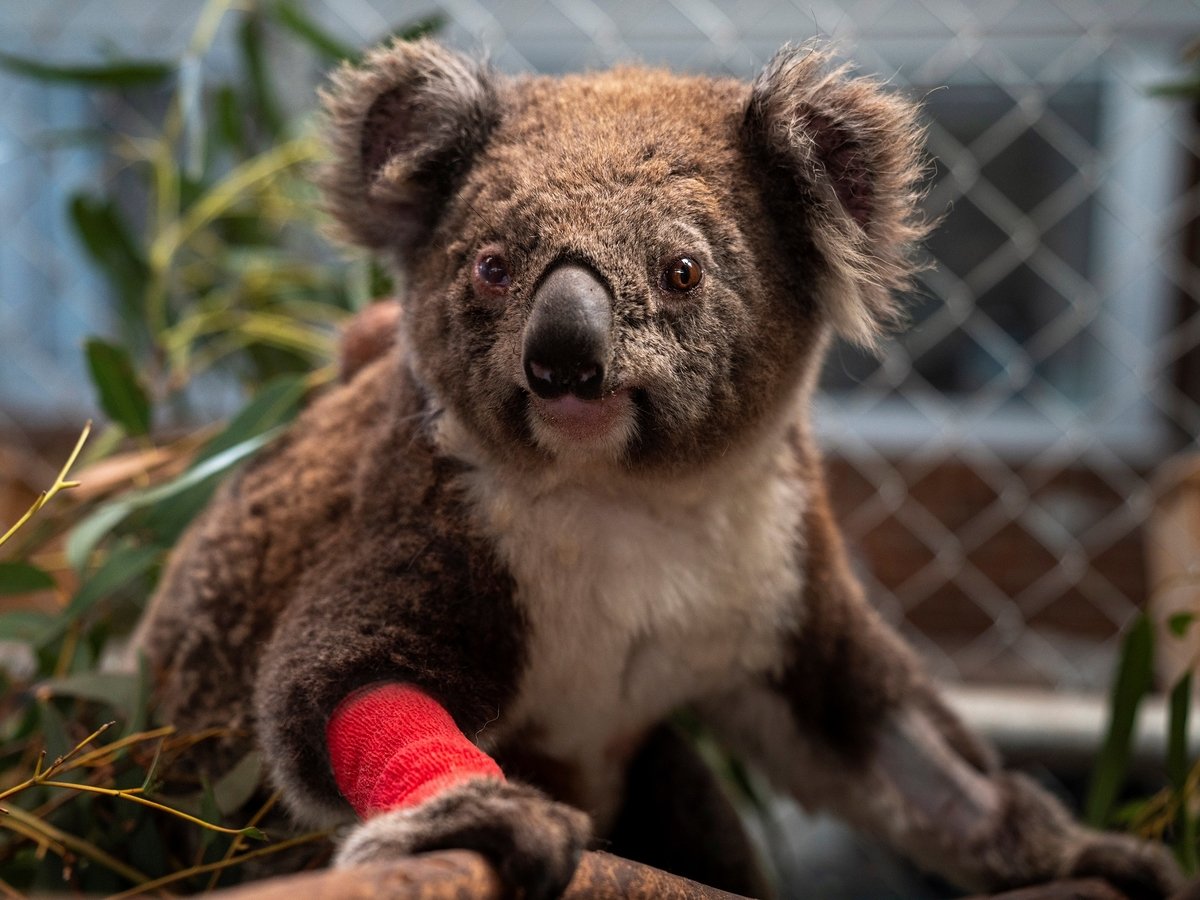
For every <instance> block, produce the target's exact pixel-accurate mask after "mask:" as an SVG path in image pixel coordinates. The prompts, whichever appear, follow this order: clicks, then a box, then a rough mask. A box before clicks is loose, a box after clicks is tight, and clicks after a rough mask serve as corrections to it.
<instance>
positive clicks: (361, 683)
mask: <svg viewBox="0 0 1200 900" xmlns="http://www.w3.org/2000/svg"><path fill="white" fill-rule="evenodd" d="M324 103H325V107H326V110H327V120H326V128H327V132H328V137H329V143H330V147H331V153H330V156H331V160H330V162H329V163H328V164H327V166H326V167H325V169H324V170H323V172H322V173H321V175H320V182H321V186H322V188H323V191H324V196H325V198H326V203H327V207H328V210H329V212H330V213H331V215H332V218H333V219H334V220H335V222H336V227H337V229H338V231H339V235H340V237H341V238H342V239H343V240H345V241H347V242H349V243H351V244H353V245H356V246H359V247H363V248H368V249H370V250H372V251H374V252H376V253H378V254H380V255H381V256H382V257H383V258H385V259H387V260H388V261H389V262H390V264H392V265H394V267H395V268H396V270H397V272H398V273H399V275H400V276H401V280H402V283H403V284H404V285H405V292H404V296H403V299H402V301H401V307H402V312H400V313H399V314H398V315H393V314H390V313H375V314H373V315H375V316H376V318H375V320H374V321H375V323H376V324H375V325H373V326H370V327H367V328H366V329H365V330H363V329H360V331H359V332H358V333H356V335H354V336H353V338H354V339H353V341H352V343H353V344H354V347H353V348H352V352H348V354H347V360H348V361H347V362H346V363H345V366H346V369H347V373H346V378H345V379H344V383H342V384H340V385H339V386H336V387H335V388H332V389H330V390H328V391H327V392H326V393H324V394H323V395H322V396H320V397H319V398H318V399H316V400H315V401H314V402H313V403H312V404H311V405H310V407H309V408H308V409H307V410H306V411H305V412H304V413H303V414H302V415H301V416H300V417H299V419H298V420H297V421H296V423H295V424H294V425H293V426H292V427H291V428H290V429H289V430H288V431H287V432H286V433H285V434H283V435H282V436H281V437H279V438H278V439H277V440H275V441H274V442H273V443H272V444H271V445H270V446H269V447H268V448H266V449H265V450H264V451H263V452H261V453H260V454H259V455H258V456H257V457H256V458H255V459H254V460H253V461H251V462H250V463H249V464H248V465H247V466H246V467H245V468H244V469H243V470H242V471H240V473H238V474H237V476H236V477H235V478H233V479H232V480H231V481H229V482H228V483H227V484H226V485H225V486H224V487H223V488H222V490H221V491H220V492H219V493H218V495H217V496H216V498H215V499H214V501H213V502H212V504H211V505H210V506H209V508H208V509H207V510H206V511H205V512H204V513H203V514H202V515H201V516H200V518H199V519H198V520H197V521H196V523H195V524H194V525H193V526H192V528H191V529H190V530H189V531H188V533H187V534H186V536H185V537H184V539H183V540H182V542H181V544H180V546H178V547H177V548H176V551H175V553H174V555H173V558H172V561H171V563H170V564H169V566H168V569H167V571H166V573H165V576H164V578H163V582H162V586H161V588H160V590H159V591H158V593H157V594H156V596H155V597H154V598H153V601H152V603H151V605H150V607H149V609H148V612H147V615H146V618H145V620H144V622H143V624H142V626H141V629H140V632H139V635H138V638H137V645H138V646H139V647H140V649H141V652H143V653H144V654H145V656H146V658H147V659H148V662H149V664H150V666H151V671H152V672H153V674H154V678H155V684H156V692H157V697H158V702H159V704H160V709H161V714H162V716H163V717H164V718H165V719H166V720H168V721H170V722H173V723H175V724H176V725H178V726H180V727H182V728H187V729H202V728H208V727H211V726H222V727H225V728H227V729H228V732H227V733H228V734H229V735H230V736H229V737H228V738H226V739H225V744H224V745H223V746H222V748H221V749H220V751H219V752H218V751H214V758H213V759H211V760H209V761H208V763H209V764H212V765H217V763H218V760H217V759H216V757H217V756H219V755H220V754H221V753H224V754H225V757H224V758H225V759H226V760H228V759H232V758H235V757H236V756H237V755H239V754H241V753H244V752H246V751H248V750H249V749H251V748H257V749H259V750H260V751H261V753H262V754H263V756H264V758H265V760H266V763H267V766H268V768H269V770H270V773H271V778H272V780H273V783H274V784H275V785H276V786H277V787H278V789H279V790H280V791H281V792H282V796H283V798H284V800H285V801H286V804H287V806H288V808H289V810H290V812H291V815H292V816H294V818H295V819H296V820H297V821H298V822H300V823H306V824H308V825H314V826H344V832H343V834H344V836H343V838H342V840H341V844H340V847H339V849H338V850H337V855H336V857H335V863H336V864H338V865H357V864H361V863H368V862H375V861H383V860H392V859H396V858H399V857H402V856H404V855H405V854H411V853H415V852H419V851H423V850H430V849H442V848H451V847H462V848H468V849H474V850H477V851H480V852H481V853H483V854H485V855H486V856H488V857H489V858H490V859H491V860H492V861H493V862H494V863H495V865H496V867H497V870H498V872H499V873H500V874H501V876H502V878H504V879H505V880H506V882H507V883H508V884H509V885H510V887H511V888H512V889H513V891H514V892H515V893H517V894H518V895H520V896H525V897H550V896H554V895H555V894H557V893H558V892H560V891H561V889H562V888H563V887H564V885H566V884H567V882H568V881H569V879H570V878H571V875H572V872H573V870H574V868H575V865H576V862H577V860H578V858H579V854H580V853H581V851H582V850H583V849H585V848H587V847H589V846H602V847H605V848H607V849H611V850H612V851H613V852H616V853H620V854H623V855H626V856H629V857H631V858H634V859H637V860H641V861H644V862H646V863H649V864H652V865H657V866H660V867H663V868H666V869H669V870H671V871H674V872H676V873H678V874H680V875H684V876H687V877H689V878H693V879H696V880H698V881H702V882H706V883H708V884H711V885H713V886H716V887H720V888H724V889H726V890H730V891H735V892H737V893H743V894H751V895H755V896H761V895H762V894H764V893H766V892H767V890H768V889H767V887H766V884H765V882H764V880H763V878H762V875H761V873H760V872H759V870H758V867H757V863H756V861H755V859H754V853H753V851H752V850H751V847H750V844H749V843H748V841H747V840H746V838H745V836H744V834H743V832H742V829H741V827H740V825H739V823H738V819H737V816H736V815H735V813H734V811H733V810H732V808H731V805H730V803H729V802H728V800H727V799H725V797H724V795H723V793H722V792H721V790H720V787H719V786H718V785H717V783H716V782H715V780H714V778H713V776H712V775H711V774H709V772H708V770H707V769H706V767H705V766H704V765H703V764H702V763H701V762H700V761H699V759H698V757H697V756H696V755H695V752H694V750H693V749H692V748H691V745H690V744H689V743H688V742H687V741H686V740H684V739H683V738H682V737H681V736H680V734H679V733H678V732H677V731H675V730H674V729H673V728H672V726H671V725H670V724H668V723H669V721H670V717H671V715H672V713H673V712H675V711H677V710H680V709H681V708H688V709H690V710H692V711H694V713H695V715H697V716H698V717H699V718H700V719H701V720H702V721H703V722H704V723H706V725H707V727H708V728H709V729H711V731H712V732H713V733H714V735H716V736H717V737H718V738H719V739H720V740H722V741H723V742H724V743H725V744H726V745H727V746H728V747H729V748H730V749H731V750H732V751H734V752H736V753H738V754H740V755H741V756H742V757H744V758H745V759H747V760H749V761H752V762H753V763H755V764H757V765H758V766H759V767H761V768H762V769H763V770H764V772H765V773H766V775H767V776H768V777H769V778H770V779H771V780H772V781H773V782H774V783H775V784H776V785H777V786H778V787H779V788H780V789H782V790H783V791H786V792H787V793H789V794H791V795H792V796H794V797H796V798H797V799H798V800H799V801H800V802H801V803H802V804H804V805H805V806H806V807H809V808H813V809H823V810H829V811H831V812H833V813H835V814H837V815H839V816H841V817H843V818H844V819H846V820H847V821H848V822H850V823H851V824H853V825H854V826H856V827H859V828H861V829H863V830H865V831H867V832H869V833H872V834H874V835H877V836H878V837H880V838H881V839H882V840H884V841H886V842H887V843H888V844H890V845H891V846H893V847H895V848H897V849H898V850H899V851H901V852H902V853H904V854H906V855H907V856H908V857H910V858H911V859H912V860H914V861H915V862H916V863H917V864H918V865H920V866H922V867H924V868H925V869H928V870H931V871H933V872H936V873H940V874H941V875H942V876H944V877H945V878H946V879H949V880H950V881H951V882H953V883H955V884H957V885H960V886H961V887H963V888H964V889H969V890H974V891H991V890H998V889H1002V888H1007V887H1013V886H1018V885H1024V884H1029V883H1034V882H1039V881H1044V880H1049V879H1055V878H1060V877H1066V876H1100V877H1103V878H1107V879H1110V880H1111V881H1112V882H1113V883H1115V884H1117V885H1119V886H1120V887H1121V888H1123V889H1126V890H1128V891H1129V892H1131V894H1134V895H1136V896H1146V897H1153V896H1161V895H1163V894H1166V893H1169V892H1170V891H1171V890H1172V889H1173V888H1174V887H1175V886H1176V885H1177V884H1178V882H1179V874H1178V872H1177V870H1176V868H1175V865H1174V863H1173V862H1172V860H1171V858H1170V856H1169V855H1168V854H1167V853H1166V851H1165V850H1163V849H1162V848H1161V847H1159V846H1156V845H1151V844H1148V843H1143V842H1140V841H1138V840H1136V839H1134V838H1131V837H1126V836H1118V835H1112V834H1103V833H1099V832H1095V831H1092V830H1089V829H1087V828H1085V827H1083V826H1082V825H1080V824H1078V823H1076V822H1075V821H1074V820H1073V819H1072V818H1071V816H1070V815H1069V814H1068V813H1067V812H1066V810H1065V809H1064V808H1063V806H1062V805H1061V804H1060V803H1059V802H1058V801H1057V800H1056V799H1054V798H1053V797H1052V796H1050V795H1049V794H1048V793H1046V792H1045V791H1044V790H1042V789H1041V788H1040V787H1038V786H1037V785H1036V784H1035V783H1034V782H1033V781H1031V780H1030V779H1028V778H1026V777H1024V776H1022V775H1020V774H1017V773H1012V772H1007V771H1004V770H1003V769H1002V768H1001V767H1000V765H999V763H998V761H997V758H996V754H995V753H994V752H993V751H992V749H990V748H989V747H988V746H987V745H986V744H985V743H984V742H983V741H981V740H980V739H979V738H977V737H976V736H974V735H973V734H972V733H970V732H969V731H968V730H967V729H966V728H965V727H964V725H963V724H962V723H961V722H960V721H959V720H958V719H957V718H956V717H955V715H954V714H953V713H952V712H951V711H950V710H949V709H948V708H947V707H946V705H945V704H944V703H943V702H942V700H941V699H939V696H938V693H937V691H936V690H935V688H934V686H933V685H932V684H931V681H930V679H929V677H928V676H927V675H926V674H925V673H924V672H923V670H922V668H921V666H920V664H919V663H918V661H917V660H916V657H915V655H914V653H913V652H912V651H911V650H910V649H909V648H908V647H907V646H906V645H905V644H904V643H903V642H902V641H901V640H900V639H899V637H898V636H897V635H896V634H895V633H894V632H893V631H892V630H891V629H890V628H889V627H888V626H887V625H886V624H885V622H884V621H883V620H882V619H881V617H880V615H879V614H878V613H877V612H876V610H875V609H874V608H873V607H872V606H871V605H870V603H869V602H868V601H867V599H866V598H865V597H864V593H863V589H862V587H861V586H860V584H859V582H858V581H857V580H856V578H855V576H854V575H853V573H852V570H851V567H850V565H849V564H848V562H847V552H846V549H845V547H844V544H843V540H842V537H841V536H840V534H839V531H838V528H837V526H836V524H835V522H834V520H833V517H832V516H831V513H830V504H829V498H828V495H827V488H826V483H825V480H824V477H823V474H822V464H821V461H820V458H819V456H818V452H817V450H816V447H815V444H814V440H813V437H812V429H811V426H810V422H809V405H810V400H811V397H812V395H813V391H814V387H815V384H816V380H817V374H818V370H819V368H820V366H821V361H822V356H823V354H824V351H825V349H826V347H827V346H828V344H829V343H830V341H831V339H832V337H833V336H834V335H842V336H845V337H849V338H851V339H853V340H856V341H858V342H860V343H862V344H868V345H869V344H872V343H873V342H875V341H876V340H877V338H878V336H879V335H880V334H881V333H882V332H883V331H884V330H885V329H887V328H888V327H889V326H890V325H891V324H893V323H895V322H896V321H897V319H898V318H899V316H900V314H901V313H900V310H899V309H898V305H897V301H896V299H895V292H896V291H897V289H900V288H903V287H904V286H905V285H906V284H907V283H908V282H909V280H910V278H911V277H912V275H913V273H914V270H915V268H916V265H917V264H916V257H915V255H914V254H915V251H914V247H915V245H916V244H917V242H919V240H920V239H921V238H922V236H923V235H924V234H925V232H926V231H927V230H928V225H927V223H926V222H925V221H923V219H922V218H921V216H920V214H919V213H918V211H917V197H918V192H919V189H920V183H921V179H922V174H923V173H922V170H923V165H924V164H923V156H922V151H921V148H920V128H919V126H918V123H917V116H916V111H915V109H914V107H913V106H912V105H911V104H910V103H908V102H906V101H905V100H903V99H902V98H900V97H898V96H896V95H895V94H894V93H890V92H888V91H886V90H885V89H884V88H883V87H882V86H881V85H880V84H878V83H876V82H874V81H872V80H869V79H865V78H861V77H856V76H853V75H852V74H850V73H849V72H848V71H847V70H846V69H845V68H844V67H839V66H838V65H836V64H835V63H833V62H832V61H831V57H830V54H829V53H828V52H827V51H826V50H824V49H822V48H820V47H815V46H806V47H788V48H785V49H784V50H782V51H781V52H780V53H779V54H778V55H777V56H776V57H775V58H774V59H773V60H772V61H771V62H770V63H769V64H768V65H767V66H766V68H765V69H764V70H763V72H762V73H761V74H760V75H759V76H758V78H757V80H755V81H754V82H753V83H751V84H747V83H743V82H740V81H737V80H732V79H715V78H708V77H699V76H682V75H674V74H670V73H667V72H663V71H657V70H649V69H644V68H638V67H629V68H619V69H615V70H612V71H606V72H599V73H594V74H586V75H570V76H566V77H561V78H547V77H533V76H528V77H507V76H503V75H500V74H496V73H494V72H492V71H490V70H489V69H488V68H487V67H486V66H484V65H482V64H479V63H476V62H474V61H472V60H470V59H467V58H464V57H463V56H461V55H459V54H457V53H454V52H452V51H450V50H447V49H444V48H442V47H440V46H439V45H437V44H436V43H432V42H429V41H427V40H423V41H418V42H415V43H393V44H391V45H389V46H386V47H383V48H380V49H378V50H376V51H374V52H372V53H371V54H369V55H368V56H367V57H366V58H365V60H364V61H363V62H362V63H361V64H360V65H357V66H353V67H351V66H347V67H344V68H343V69H342V70H341V71H339V72H338V73H337V74H336V75H335V77H334V78H333V80H332V83H331V86H330V87H329V88H328V90H327V92H326V93H325V95H324ZM378 323H384V324H382V325H380V324H378ZM372 328H381V329H386V336H385V338H384V339H379V336H378V332H376V333H374V334H373V333H372ZM393 329H394V335H393V333H392V331H393Z"/></svg>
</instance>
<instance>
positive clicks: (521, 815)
mask: <svg viewBox="0 0 1200 900" xmlns="http://www.w3.org/2000/svg"><path fill="white" fill-rule="evenodd" d="M590 834H591V823H590V821H589V820H588V817H587V816H586V815H585V814H584V813H582V812H580V811H579V810H576V809H572V808H571V807H569V806H565V805H564V804H562V803H556V802H554V801H553V800H550V799H548V798H547V797H546V796H545V795H544V794H542V793H541V792H539V791H536V790H534V789H533V788H530V787H526V786H524V785H519V784H513V783H511V782H502V781H493V780H490V779H476V780H473V781H468V782H466V783H465V784H462V785H460V786H458V787H454V788H450V789H449V790H447V791H445V792H444V793H441V794H439V795H437V796H436V797H434V798H432V799H430V800H427V801H425V802H424V803H422V804H420V805H419V806H415V807H413V808H411V809H398V810H393V811H392V812H387V813H382V814H380V815H378V816H375V817H374V818H372V819H369V820H367V821H366V822H364V823H363V824H361V825H359V826H357V827H356V828H355V829H354V830H353V831H351V832H350V834H349V836H348V837H347V838H346V840H345V842H344V843H343V844H342V846H341V847H340V848H339V850H338V852H337V856H336V857H335V860H334V864H335V865H337V866H339V867H341V866H353V865H358V864H360V863H372V862H383V861H386V860H391V859H396V858H397V857H399V856H406V855H408V854H412V853H420V852H423V851H427V850H450V849H464V850H476V851H478V852H479V853H482V854H483V855H484V856H486V857H487V858H488V859H490V860H491V861H492V864H493V865H495V866H496V870H497V872H499V874H500V877H501V878H502V879H503V880H504V882H505V884H507V885H509V886H510V887H511V888H512V889H513V890H514V891H515V892H516V893H517V894H518V895H519V896H521V897H524V898H528V900H541V898H550V897H557V896H558V895H559V894H561V893H562V891H563V889H564V888H566V886H567V882H569V881H570V880H571V876H572V875H573V874H574V872H575V866H576V865H577V864H578V862H579V855H580V854H581V853H582V852H583V849H584V845H585V844H586V843H587V841H588V838H589V836H590Z"/></svg>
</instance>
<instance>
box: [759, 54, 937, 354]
mask: <svg viewBox="0 0 1200 900" xmlns="http://www.w3.org/2000/svg"><path fill="white" fill-rule="evenodd" d="M744 128H745V133H746V136H747V138H748V139H749V140H750V141H751V143H752V145H753V147H754V148H755V150H756V151H757V152H759V153H760V154H762V155H763V156H764V157H765V161H766V163H767V165H768V167H769V174H768V176H767V177H768V178H770V179H772V183H771V184H770V185H769V186H768V188H769V190H770V191H771V193H772V195H774V196H779V197H783V198H786V202H788V203H793V204H800V205H802V206H803V207H804V214H803V217H804V219H805V220H806V221H807V223H808V226H807V227H808V229H809V231H810V232H811V239H812V241H813V243H814V244H815V245H816V249H817V250H818V252H819V253H820V254H821V256H822V257H824V259H825V260H826V262H827V264H828V265H829V267H830V274H831V276H832V280H833V284H832V285H831V290H829V291H828V292H827V293H828V294H830V295H831V296H830V297H829V302H830V303H831V304H832V308H831V309H830V310H829V313H830V315H831V318H832V321H833V324H834V327H835V328H836V329H837V331H838V332H839V333H840V334H842V335H843V336H844V337H847V338H850V339H851V340H854V341H856V342H857V343H860V344H864V345H868V346H869V345H873V344H874V342H875V340H876V338H877V337H878V335H879V332H880V330H881V328H882V327H884V326H885V325H889V324H894V323H895V322H896V320H898V319H900V318H901V317H902V313H901V310H900V309H899V307H898V305H897V302H896V299H895V297H894V296H893V292H894V291H895V290H897V289H902V288H904V287H906V286H908V285H909V283H910V280H911V278H912V275H913V273H914V272H915V271H916V269H917V268H918V266H917V265H916V264H915V262H914V258H913V257H914V252H915V245H916V243H917V242H918V241H919V240H920V239H921V238H922V237H923V236H924V235H925V233H926V232H927V230H928V226H927V224H926V223H925V222H924V221H923V220H922V218H921V216H920V212H919V209H918V201H919V199H920V197H919V188H920V181H921V178H922V175H923V171H922V170H923V164H922V152H921V137H922V132H921V129H920V127H919V125H918V124H917V117H916V108H915V106H914V105H913V104H911V103H909V102H907V101H905V100H903V99H902V98H900V97H898V96H896V95H895V94H894V93H888V92H886V91H884V89H883V87H882V86H881V85H880V84H879V83H878V82H875V81H871V80H869V79H866V78H852V77H849V75H848V72H847V69H846V67H845V66H842V67H834V66H831V64H830V54H829V53H827V52H825V51H823V50H819V49H815V48H813V47H785V48H784V49H783V50H781V51H779V53H777V54H776V55H775V58H774V59H772V60H771V62H770V63H769V64H768V65H767V67H766V69H764V70H763V72H762V74H761V75H760V76H759V77H758V79H757V80H756V81H755V83H754V86H753V87H752V89H751V92H750V98H749V100H748V102H747V105H746V113H745V121H744Z"/></svg>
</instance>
